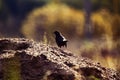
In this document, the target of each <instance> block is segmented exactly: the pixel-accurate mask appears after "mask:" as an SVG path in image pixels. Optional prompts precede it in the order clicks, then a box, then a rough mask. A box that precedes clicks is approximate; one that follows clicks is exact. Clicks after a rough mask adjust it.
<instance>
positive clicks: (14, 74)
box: [3, 57, 21, 80]
mask: <svg viewBox="0 0 120 80" xmlns="http://www.w3.org/2000/svg"><path fill="white" fill-rule="evenodd" d="M20 69H21V68H20V63H19V58H18V57H14V58H10V59H9V58H8V59H4V62H3V75H4V80H21V76H20Z"/></svg>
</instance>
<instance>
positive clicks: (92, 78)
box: [87, 75, 100, 80]
mask: <svg viewBox="0 0 120 80" xmlns="http://www.w3.org/2000/svg"><path fill="white" fill-rule="evenodd" d="M87 80H100V79H99V78H97V77H95V76H94V75H91V76H88V77H87Z"/></svg>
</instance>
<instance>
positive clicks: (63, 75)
mask: <svg viewBox="0 0 120 80" xmlns="http://www.w3.org/2000/svg"><path fill="white" fill-rule="evenodd" d="M0 80H120V74H119V73H117V72H116V71H115V70H112V69H109V68H105V67H102V66H101V65H100V64H99V63H95V62H93V61H92V60H90V59H88V58H83V57H78V56H75V55H74V54H73V53H71V52H70V51H64V50H62V49H60V48H57V47H53V46H50V45H45V44H42V43H38V42H35V41H33V40H28V39H24V38H3V39H0Z"/></svg>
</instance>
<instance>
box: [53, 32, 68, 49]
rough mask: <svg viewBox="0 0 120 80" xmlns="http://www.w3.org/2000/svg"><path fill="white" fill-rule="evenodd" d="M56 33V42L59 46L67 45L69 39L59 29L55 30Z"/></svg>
mask: <svg viewBox="0 0 120 80" xmlns="http://www.w3.org/2000/svg"><path fill="white" fill-rule="evenodd" d="M54 34H55V36H56V37H55V40H56V43H57V45H58V47H60V48H61V47H62V46H63V47H64V46H65V47H67V42H68V41H67V39H66V38H65V37H64V36H63V35H62V34H61V33H60V32H58V31H54Z"/></svg>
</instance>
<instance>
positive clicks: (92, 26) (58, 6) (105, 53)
mask: <svg viewBox="0 0 120 80" xmlns="http://www.w3.org/2000/svg"><path fill="white" fill-rule="evenodd" d="M55 30H58V31H60V32H62V34H63V35H64V36H65V37H66V38H67V39H68V41H69V42H68V48H67V49H68V50H70V51H72V52H73V53H76V54H77V55H80V56H84V57H88V58H91V59H93V60H94V61H96V62H100V64H101V65H103V66H105V67H109V68H112V69H115V70H118V71H120V0H0V37H1V38H3V37H20V38H21V37H22V38H29V39H34V40H35V41H39V42H44V43H45V44H51V45H55V46H57V45H56V44H55V40H54V35H53V32H54V31H55Z"/></svg>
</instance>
